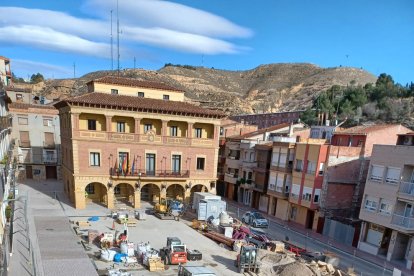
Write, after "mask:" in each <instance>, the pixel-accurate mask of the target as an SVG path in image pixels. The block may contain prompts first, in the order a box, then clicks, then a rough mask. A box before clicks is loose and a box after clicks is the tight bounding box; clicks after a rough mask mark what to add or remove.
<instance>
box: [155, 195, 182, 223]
mask: <svg viewBox="0 0 414 276" xmlns="http://www.w3.org/2000/svg"><path fill="white" fill-rule="evenodd" d="M183 210H184V205H183V203H182V202H181V201H179V200H175V199H165V198H161V199H160V202H159V203H157V204H155V206H154V214H155V216H156V217H158V218H159V219H174V220H177V221H178V220H180V217H181V215H182V214H183Z"/></svg>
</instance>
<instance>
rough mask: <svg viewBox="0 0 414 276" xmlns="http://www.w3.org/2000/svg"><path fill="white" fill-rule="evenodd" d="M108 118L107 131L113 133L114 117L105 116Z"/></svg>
mask: <svg viewBox="0 0 414 276" xmlns="http://www.w3.org/2000/svg"><path fill="white" fill-rule="evenodd" d="M105 118H106V131H107V132H111V131H112V116H105Z"/></svg>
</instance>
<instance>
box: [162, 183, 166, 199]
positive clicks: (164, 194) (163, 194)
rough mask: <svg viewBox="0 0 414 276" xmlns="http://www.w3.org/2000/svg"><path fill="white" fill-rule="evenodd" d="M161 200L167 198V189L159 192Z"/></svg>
mask: <svg viewBox="0 0 414 276" xmlns="http://www.w3.org/2000/svg"><path fill="white" fill-rule="evenodd" d="M161 186H162V185H161ZM161 198H167V188H165V189H162V188H161V191H160V199H161Z"/></svg>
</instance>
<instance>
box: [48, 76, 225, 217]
mask: <svg viewBox="0 0 414 276" xmlns="http://www.w3.org/2000/svg"><path fill="white" fill-rule="evenodd" d="M88 88H89V91H90V92H89V93H87V94H84V95H81V96H78V97H74V98H69V99H66V100H63V101H61V102H59V103H57V104H55V106H56V107H57V108H58V109H59V113H60V120H61V131H62V132H61V136H62V145H63V146H62V156H63V165H62V171H63V180H64V183H65V191H66V192H67V193H68V194H69V197H70V199H71V201H72V202H73V203H74V205H75V207H76V208H86V207H87V204H89V203H92V202H95V203H98V204H102V205H104V206H107V207H108V208H111V209H112V208H115V207H116V206H117V205H118V204H126V205H131V206H134V207H135V208H139V207H140V203H141V201H150V202H158V201H159V200H160V198H179V199H182V200H184V201H186V202H189V201H190V198H191V195H192V194H193V193H194V192H200V191H208V192H212V193H216V180H217V177H216V174H217V161H218V149H219V135H220V121H221V119H223V118H224V114H223V113H221V112H219V111H215V110H209V109H204V108H201V107H198V106H194V105H192V104H189V103H186V102H183V99H184V91H181V90H179V89H176V88H174V87H170V86H167V85H166V84H163V83H153V82H146V81H137V80H135V79H129V78H117V77H104V78H101V79H97V80H94V81H92V82H90V83H88Z"/></svg>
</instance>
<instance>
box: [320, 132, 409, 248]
mask: <svg viewBox="0 0 414 276" xmlns="http://www.w3.org/2000/svg"><path fill="white" fill-rule="evenodd" d="M408 131H410V130H409V129H408V128H406V127H404V126H401V125H366V126H364V125H361V126H356V127H352V128H348V129H336V130H335V132H334V133H333V135H332V139H331V145H330V146H329V154H328V161H327V166H326V169H325V176H324V182H323V188H322V196H321V204H320V205H321V217H326V218H330V219H334V220H340V221H342V222H343V223H345V224H349V225H353V226H354V227H358V224H356V223H357V218H358V213H359V209H360V205H361V201H362V191H363V190H364V184H365V180H366V175H367V172H368V164H369V159H370V156H371V153H372V148H373V145H374V144H390V145H395V143H396V141H397V135H398V134H401V133H407V132H408ZM358 230H359V229H358V228H357V231H356V232H355V233H356V234H357V233H358V232H359V231H358ZM326 232H333V231H326ZM342 236H343V235H342ZM354 245H355V246H356V243H355V242H354Z"/></svg>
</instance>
